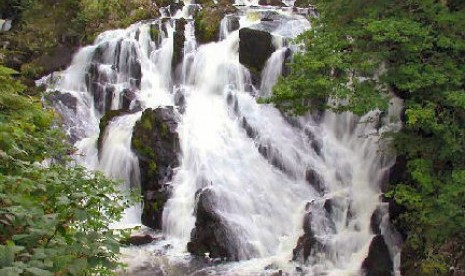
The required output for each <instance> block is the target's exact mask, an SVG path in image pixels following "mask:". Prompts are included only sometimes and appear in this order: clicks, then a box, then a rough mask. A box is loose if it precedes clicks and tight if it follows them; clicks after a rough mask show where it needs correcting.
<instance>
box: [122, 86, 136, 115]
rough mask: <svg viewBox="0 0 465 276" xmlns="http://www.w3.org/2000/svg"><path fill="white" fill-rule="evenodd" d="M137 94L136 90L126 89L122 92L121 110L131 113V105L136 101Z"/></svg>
mask: <svg viewBox="0 0 465 276" xmlns="http://www.w3.org/2000/svg"><path fill="white" fill-rule="evenodd" d="M136 98H137V97H136V92H134V90H132V89H129V88H126V89H124V90H123V91H121V109H123V110H127V111H129V110H130V109H131V103H132V102H133V101H134V100H136Z"/></svg>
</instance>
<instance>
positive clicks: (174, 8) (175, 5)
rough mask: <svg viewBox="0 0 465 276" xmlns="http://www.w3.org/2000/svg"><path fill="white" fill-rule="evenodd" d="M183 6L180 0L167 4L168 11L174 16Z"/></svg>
mask: <svg viewBox="0 0 465 276" xmlns="http://www.w3.org/2000/svg"><path fill="white" fill-rule="evenodd" d="M183 7H184V2H182V1H179V2H178V3H171V4H170V5H169V11H170V14H171V16H174V15H175V14H176V12H177V11H179V10H182V8H183Z"/></svg>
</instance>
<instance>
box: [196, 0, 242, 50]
mask: <svg viewBox="0 0 465 276" xmlns="http://www.w3.org/2000/svg"><path fill="white" fill-rule="evenodd" d="M232 4H233V3H231V1H227V0H226V1H225V0H223V1H218V4H212V3H209V4H208V5H206V6H204V7H203V9H202V10H200V11H198V12H196V14H195V16H194V19H195V21H194V26H195V35H196V38H197V41H198V42H199V43H200V44H204V43H209V42H212V41H216V40H218V38H219V35H220V25H221V20H222V19H223V17H224V16H225V15H226V14H231V13H234V12H236V8H235V7H234V6H233V5H232Z"/></svg>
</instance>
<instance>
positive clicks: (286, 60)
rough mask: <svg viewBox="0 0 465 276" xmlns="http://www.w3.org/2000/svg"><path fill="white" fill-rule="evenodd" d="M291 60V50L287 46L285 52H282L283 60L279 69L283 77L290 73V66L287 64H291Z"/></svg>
mask: <svg viewBox="0 0 465 276" xmlns="http://www.w3.org/2000/svg"><path fill="white" fill-rule="evenodd" d="M291 61H292V50H291V49H289V48H287V50H286V53H284V62H283V68H282V71H281V74H282V75H283V77H287V76H289V74H290V73H291V67H290V66H289V64H291Z"/></svg>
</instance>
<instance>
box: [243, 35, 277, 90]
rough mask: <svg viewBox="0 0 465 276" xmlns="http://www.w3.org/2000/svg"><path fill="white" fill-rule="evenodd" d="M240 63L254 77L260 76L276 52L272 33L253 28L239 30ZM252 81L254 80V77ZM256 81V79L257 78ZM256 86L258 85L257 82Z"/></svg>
mask: <svg viewBox="0 0 465 276" xmlns="http://www.w3.org/2000/svg"><path fill="white" fill-rule="evenodd" d="M239 39H240V42H239V61H240V63H242V64H243V65H244V66H246V67H247V68H248V69H249V70H250V72H251V74H252V75H255V76H260V74H261V71H262V70H263V68H264V67H265V64H266V61H267V60H268V58H269V57H270V56H271V54H273V52H274V50H275V49H274V46H273V41H272V36H271V34H270V33H268V32H265V31H260V30H255V29H251V28H243V29H240V30H239ZM252 79H254V78H253V77H252ZM255 79H256V78H255ZM255 84H257V83H256V82H255Z"/></svg>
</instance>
